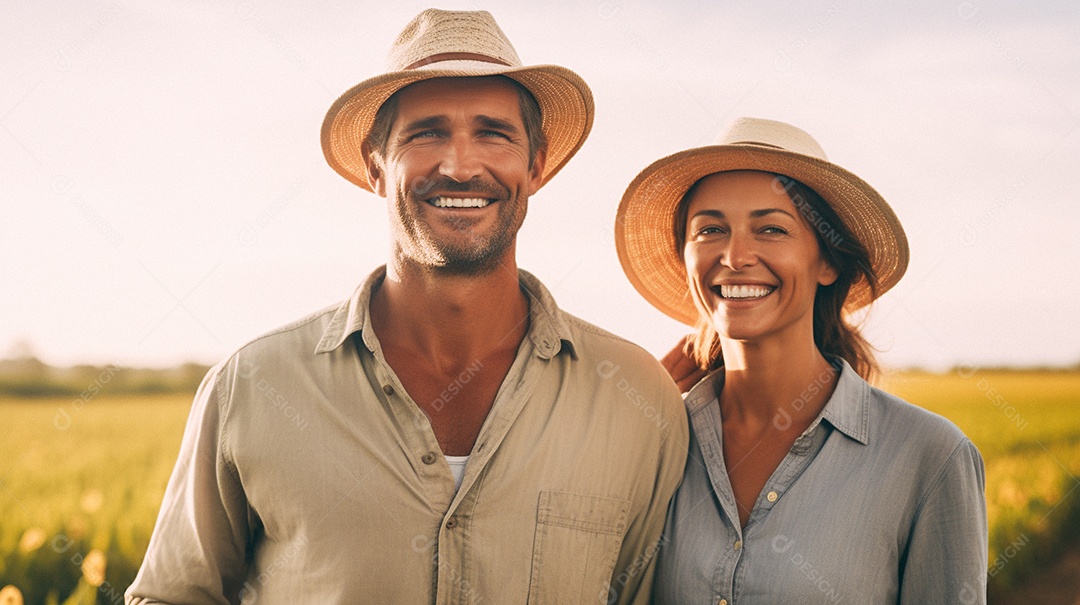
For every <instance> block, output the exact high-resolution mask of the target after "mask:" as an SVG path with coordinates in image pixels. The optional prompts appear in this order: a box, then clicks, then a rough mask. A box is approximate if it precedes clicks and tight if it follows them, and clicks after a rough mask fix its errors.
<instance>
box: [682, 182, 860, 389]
mask: <svg viewBox="0 0 1080 605" xmlns="http://www.w3.org/2000/svg"><path fill="white" fill-rule="evenodd" d="M774 176H775V177H776V182H777V184H778V185H779V186H782V187H783V190H784V191H785V192H786V193H787V194H788V197H790V198H791V201H792V203H793V204H795V208H797V209H798V210H799V214H801V215H802V217H803V219H804V220H805V221H806V222H807V224H808V225H809V226H810V228H811V229H812V230H813V232H814V234H815V235H816V236H817V241H818V247H819V248H820V250H821V254H822V256H823V257H824V258H825V260H826V262H828V263H829V265H831V266H832V267H833V269H836V272H837V274H838V277H837V279H836V281H835V282H833V283H832V284H830V285H828V286H818V289H817V294H816V296H815V297H814V344H815V345H817V348H818V350H819V351H821V353H822V354H823V355H825V356H826V357H839V358H841V359H844V360H845V361H847V362H848V364H850V365H851V367H852V369H854V370H855V371H856V372H857V373H858V374H859V376H862V377H863V378H864V379H866V380H868V381H872V380H873V379H874V377H875V376H876V375H877V373H878V365H877V361H876V360H875V359H874V352H873V348H872V347H871V346H870V343H869V342H867V341H866V339H865V338H863V336H862V334H861V333H860V331H859V328H858V327H857V326H855V325H852V324H851V323H850V322H849V321H848V318H847V314H846V313H845V312H844V301H845V300H847V295H848V292H850V291H851V287H852V286H853V285H854V284H856V283H858V282H859V281H860V280H865V281H866V283H867V284H869V286H870V290H871V292H872V293H874V295H873V296H872V297H871V298H875V297H876V293H877V286H878V278H877V274H876V273H875V272H874V268H873V267H872V266H871V265H870V255H869V253H868V252H867V250H866V246H864V245H863V244H862V242H860V241H859V240H858V239H856V238H855V236H854V235H852V233H851V231H850V230H849V229H848V228H847V226H846V225H845V224H844V222H843V221H842V220H840V217H839V216H837V215H836V212H834V211H833V209H832V207H831V206H829V204H828V203H827V202H826V201H825V200H824V199H822V198H821V196H820V195H818V194H817V192H816V191H814V190H813V189H811V188H810V187H808V186H806V185H805V184H803V183H801V182H799V181H797V180H795V179H793V178H790V177H787V176H783V175H779V174H778V175H774ZM703 178H704V177H703ZM700 182H701V180H699V181H698V183H700ZM698 183H694V185H693V186H692V187H690V189H689V190H687V192H686V194H685V195H683V198H682V200H681V201H680V202H679V205H678V207H677V208H676V210H675V222H674V225H673V227H674V229H675V253H676V255H678V257H679V259H680V260H681V259H682V258H683V248H684V247H685V246H686V221H687V218H688V214H689V210H690V200H691V199H692V198H693V196H694V192H695V191H696V190H697V186H698ZM699 311H701V309H700V308H699ZM687 353H688V354H689V355H691V356H692V357H693V358H694V360H695V361H697V363H698V365H699V366H700V367H701V368H702V369H706V370H713V369H716V368H719V367H720V366H722V365H724V359H723V354H722V352H721V350H720V336H719V334H717V333H716V330H715V329H713V326H712V322H710V321H709V318H708V317H707V316H705V315H704V314H702V315H701V316H699V318H698V322H697V325H696V332H695V333H694V334H693V335H692V336H691V338H690V339H689V340H688V342H687Z"/></svg>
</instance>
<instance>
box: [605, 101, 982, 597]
mask: <svg viewBox="0 0 1080 605" xmlns="http://www.w3.org/2000/svg"><path fill="white" fill-rule="evenodd" d="M616 225H617V226H616V241H617V244H618V250H619V257H620V260H621V261H622V265H623V269H624V270H625V272H626V274H627V276H628V277H629V278H630V281H631V282H632V283H633V284H634V286H635V287H636V288H637V289H638V291H639V292H640V293H641V294H642V295H643V296H644V297H645V298H646V299H648V301H649V302H650V303H652V304H653V305H654V306H655V307H657V308H658V309H660V310H661V311H663V312H664V313H666V314H668V315H670V316H671V317H674V318H675V319H677V320H679V321H681V322H683V323H687V324H691V325H696V326H697V332H696V334H695V335H693V336H691V337H689V340H688V342H687V343H686V348H685V350H686V351H687V355H688V357H686V358H687V359H692V360H693V362H694V364H693V366H694V367H693V369H695V370H700V372H699V373H698V374H697V375H695V374H694V373H693V372H691V373H690V376H687V372H686V371H685V367H683V368H680V367H679V366H680V364H679V363H677V361H678V359H679V358H682V357H683V356H682V355H681V354H676V355H669V356H668V358H667V365H668V368H669V370H670V371H672V373H673V376H674V377H676V379H677V380H678V379H682V380H684V381H686V380H690V379H696V378H697V377H699V375H703V376H704V378H702V379H701V380H700V381H699V382H697V384H696V385H694V386H693V388H692V389H690V391H689V392H688V393H687V395H686V399H685V401H686V407H687V410H688V413H689V415H690V427H691V435H690V456H689V458H688V460H687V466H686V472H685V476H684V478H683V483H682V486H681V487H680V489H679V492H678V494H677V495H676V497H675V499H674V500H673V502H672V505H671V512H670V516H669V518H668V522H667V528H666V532H665V537H664V540H663V542H662V549H661V551H660V559H659V561H658V569H657V579H656V587H655V600H656V602H658V603H680V604H682V603H703V604H704V603H711V604H715V603H720V604H721V605H727V604H738V605H742V604H745V605H756V604H762V603H770V604H775V603H800V604H808V603H875V604H884V603H905V604H907V603H983V602H985V584H986V566H987V528H986V504H985V499H984V496H983V491H984V477H983V465H982V459H981V457H980V456H979V452H978V451H977V450H976V448H975V446H974V445H972V443H971V441H969V440H968V439H967V438H966V437H965V436H964V434H963V433H961V432H960V430H959V429H957V428H956V427H955V426H954V425H953V424H952V423H951V422H949V421H948V420H946V419H944V418H941V417H940V416H937V415H934V414H931V413H929V412H927V411H924V410H922V409H921V408H918V407H915V406H913V405H910V404H908V403H906V402H904V401H902V400H900V399H898V398H896V397H893V396H891V395H889V394H887V393H884V392H882V391H879V390H877V389H875V388H873V387H871V386H870V385H869V384H868V383H867V382H866V380H867V379H868V378H870V377H871V376H872V375H873V373H874V372H875V370H876V365H875V362H874V358H873V355H872V353H871V349H870V347H869V345H868V344H867V342H866V341H865V340H864V339H863V338H862V336H861V335H860V334H859V331H858V329H857V328H855V327H853V326H852V325H851V324H849V323H848V321H847V317H848V316H849V314H850V313H851V312H853V311H856V310H858V309H860V308H863V307H865V306H866V305H868V304H869V303H871V302H872V301H873V300H874V299H876V298H877V297H878V296H880V295H881V294H883V293H884V292H886V291H887V290H888V289H889V288H891V287H892V286H893V285H895V284H896V282H897V281H898V280H899V279H900V277H901V276H902V275H903V273H904V271H905V269H906V268H907V261H908V248H907V239H906V236H905V235H904V231H903V229H902V227H901V226H900V223H899V221H898V220H897V218H896V215H895V214H894V213H893V211H892V209H891V208H889V206H888V204H886V203H885V200H884V199H882V197H881V196H880V195H879V194H878V193H877V192H876V191H874V189H873V188H872V187H870V186H869V185H868V184H866V183H865V182H864V181H863V180H862V179H860V178H859V177H857V176H855V175H854V174H852V173H850V172H848V171H847V170H844V169H843V168H841V167H839V166H837V165H835V164H832V163H830V162H828V161H827V160H826V159H825V154H824V152H823V151H822V150H821V147H820V146H819V145H818V144H817V142H816V141H815V140H814V139H813V138H812V137H811V136H810V135H808V134H807V133H805V132H803V131H802V130H799V129H797V128H795V127H793V126H790V125H787V124H783V123H780V122H773V121H769V120H760V119H751V118H742V119H740V120H736V121H735V122H734V123H733V124H732V125H731V126H729V127H728V129H727V130H726V132H725V133H723V134H722V135H721V138H720V141H719V143H718V144H717V145H713V146H709V147H701V148H697V149H691V150H688V151H683V152H681V153H677V154H675V155H672V156H668V157H666V158H663V159H661V160H658V161H657V162H655V163H653V164H652V165H650V166H649V167H648V168H646V169H645V170H644V171H642V173H641V174H640V175H638V177H637V178H636V179H635V180H634V182H633V183H632V184H631V185H630V187H629V189H628V190H627V192H626V194H625V195H624V196H623V200H622V203H621V204H620V206H619V216H618V221H617V224H616ZM682 365H685V364H682ZM706 373H707V374H706Z"/></svg>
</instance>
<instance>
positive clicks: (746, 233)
mask: <svg viewBox="0 0 1080 605" xmlns="http://www.w3.org/2000/svg"><path fill="white" fill-rule="evenodd" d="M683 261H684V262H685V263H686V273H687V278H688V281H689V285H690V292H691V293H692V295H693V296H694V300H695V303H696V304H697V307H698V311H700V312H702V313H704V314H705V315H706V316H707V317H708V318H709V319H710V321H711V322H712V325H713V328H714V329H716V331H717V333H718V334H720V336H721V337H725V338H728V339H733V340H741V341H754V340H760V339H762V338H766V337H769V336H775V335H786V336H791V335H796V336H799V335H801V334H809V336H810V338H811V339H812V338H813V310H814V295H815V294H816V292H817V288H818V286H819V285H828V284H831V283H832V282H834V281H835V280H836V271H835V270H834V269H833V268H832V267H830V266H829V264H828V263H827V262H826V261H825V260H824V259H823V258H822V256H821V250H820V248H819V246H818V241H817V237H816V236H815V234H814V231H813V226H812V225H810V224H809V223H808V222H807V221H806V219H804V218H803V216H802V215H801V214H800V213H799V211H798V209H796V208H795V205H794V204H793V203H792V201H791V198H790V197H789V196H788V194H787V192H786V191H785V190H784V188H783V186H782V185H781V184H780V183H779V182H778V181H776V179H775V177H774V176H773V175H772V174H769V173H765V172H755V171H735V172H718V173H716V174H712V175H709V176H707V177H705V178H704V179H702V180H701V182H699V183H698V186H697V188H696V190H695V192H694V194H693V197H692V198H691V199H690V205H689V211H688V213H687V224H686V246H685V248H684V249H683ZM799 337H801V336H799Z"/></svg>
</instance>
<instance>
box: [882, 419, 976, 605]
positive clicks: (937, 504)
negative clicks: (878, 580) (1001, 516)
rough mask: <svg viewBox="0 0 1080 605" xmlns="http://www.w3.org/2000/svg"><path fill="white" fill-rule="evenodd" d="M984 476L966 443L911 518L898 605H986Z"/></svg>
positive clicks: (974, 455) (972, 447)
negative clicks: (958, 604) (911, 522)
mask: <svg viewBox="0 0 1080 605" xmlns="http://www.w3.org/2000/svg"><path fill="white" fill-rule="evenodd" d="M985 491H986V477H985V472H984V469H983V461H982V456H980V455H979V450H978V449H976V448H975V445H974V444H973V443H971V441H968V440H967V439H965V440H964V441H963V442H962V443H961V444H960V445H959V446H957V448H956V450H955V451H953V453H952V455H951V456H949V458H948V460H947V461H946V463H945V466H944V467H943V468H942V469H941V472H940V473H939V474H938V477H937V478H936V480H935V481H934V483H933V485H931V487H930V489H929V491H928V492H927V494H926V495H925V496H924V497H923V501H922V502H921V503H920V504H919V507H918V509H917V511H916V513H915V520H914V522H913V524H912V528H911V536H910V538H909V540H908V547H907V554H906V556H905V557H904V559H903V560H902V561H901V567H900V574H901V575H900V603H901V605H915V604H916V603H960V604H962V605H969V604H978V605H984V604H985V603H986V567H987V539H988V538H987V525H986V496H985Z"/></svg>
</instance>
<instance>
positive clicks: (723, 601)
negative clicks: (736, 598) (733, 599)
mask: <svg viewBox="0 0 1080 605" xmlns="http://www.w3.org/2000/svg"><path fill="white" fill-rule="evenodd" d="M716 605H727V599H720V600H719V601H717V602H716Z"/></svg>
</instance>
